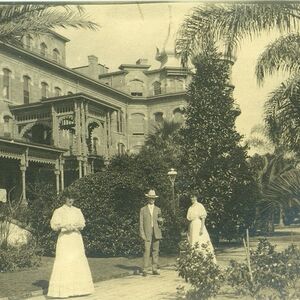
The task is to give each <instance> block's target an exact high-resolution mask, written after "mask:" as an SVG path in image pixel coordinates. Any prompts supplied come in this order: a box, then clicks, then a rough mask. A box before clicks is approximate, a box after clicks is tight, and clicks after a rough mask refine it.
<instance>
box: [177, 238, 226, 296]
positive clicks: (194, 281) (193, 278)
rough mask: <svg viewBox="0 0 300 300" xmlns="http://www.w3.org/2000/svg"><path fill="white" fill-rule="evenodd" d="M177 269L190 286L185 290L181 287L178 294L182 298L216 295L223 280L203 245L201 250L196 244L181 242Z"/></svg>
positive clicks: (211, 256) (219, 270)
mask: <svg viewBox="0 0 300 300" xmlns="http://www.w3.org/2000/svg"><path fill="white" fill-rule="evenodd" d="M177 271H178V273H179V276H180V277H182V278H184V279H185V281H186V282H188V283H190V284H191V286H192V289H191V290H188V291H187V292H184V290H183V289H181V291H180V294H181V295H180V296H181V297H182V298H184V299H190V300H197V299H201V300H205V299H209V298H210V297H213V296H216V295H217V293H218V290H219V289H220V287H221V285H222V283H223V280H224V276H223V274H222V272H221V269H220V267H219V266H218V265H216V264H215V263H214V262H213V255H212V254H211V253H210V252H209V251H208V249H207V248H206V247H205V246H204V245H203V246H202V251H199V249H197V245H195V246H194V247H191V246H190V245H189V244H188V243H187V242H186V241H185V242H182V243H181V252H180V256H179V258H178V259H177ZM183 294H184V295H183Z"/></svg>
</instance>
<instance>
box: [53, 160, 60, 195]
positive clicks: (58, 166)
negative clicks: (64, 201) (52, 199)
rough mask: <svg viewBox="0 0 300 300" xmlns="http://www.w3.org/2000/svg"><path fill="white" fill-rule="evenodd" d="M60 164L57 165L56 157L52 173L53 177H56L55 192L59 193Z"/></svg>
mask: <svg viewBox="0 0 300 300" xmlns="http://www.w3.org/2000/svg"><path fill="white" fill-rule="evenodd" d="M59 169H60V165H59V160H58V159H57V160H56V163H55V169H54V174H55V177H56V193H57V194H59V192H60V188H59V175H60V170H59Z"/></svg>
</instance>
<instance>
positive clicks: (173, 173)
mask: <svg viewBox="0 0 300 300" xmlns="http://www.w3.org/2000/svg"><path fill="white" fill-rule="evenodd" d="M176 176H177V172H176V170H175V169H173V168H172V169H170V171H169V172H168V177H169V179H170V181H171V185H172V202H173V210H174V213H175V210H176V204H175V189H174V186H175V179H176Z"/></svg>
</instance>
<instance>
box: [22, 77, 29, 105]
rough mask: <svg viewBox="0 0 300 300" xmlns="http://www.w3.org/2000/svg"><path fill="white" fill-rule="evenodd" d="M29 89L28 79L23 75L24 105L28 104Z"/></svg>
mask: <svg viewBox="0 0 300 300" xmlns="http://www.w3.org/2000/svg"><path fill="white" fill-rule="evenodd" d="M29 89H30V77H29V76H27V75H25V76H23V100H24V104H28V103H29V98H30V95H29Z"/></svg>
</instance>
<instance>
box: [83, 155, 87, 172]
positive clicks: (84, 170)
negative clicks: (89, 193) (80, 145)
mask: <svg viewBox="0 0 300 300" xmlns="http://www.w3.org/2000/svg"><path fill="white" fill-rule="evenodd" d="M86 175H87V160H86V159H84V160H83V176H86Z"/></svg>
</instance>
